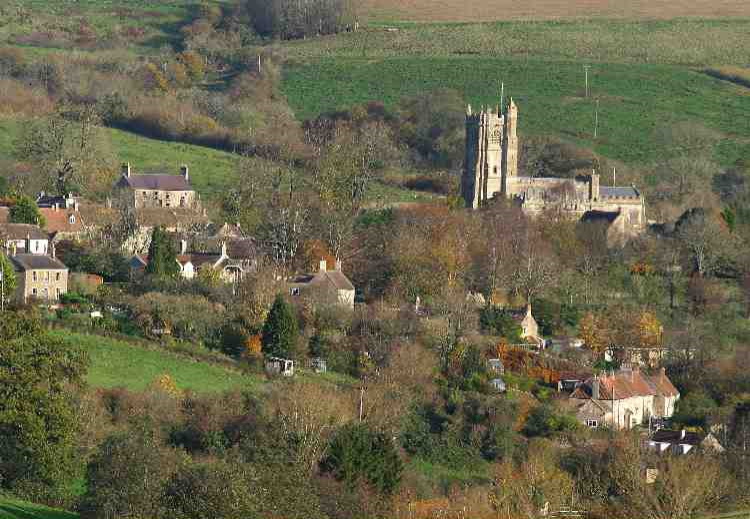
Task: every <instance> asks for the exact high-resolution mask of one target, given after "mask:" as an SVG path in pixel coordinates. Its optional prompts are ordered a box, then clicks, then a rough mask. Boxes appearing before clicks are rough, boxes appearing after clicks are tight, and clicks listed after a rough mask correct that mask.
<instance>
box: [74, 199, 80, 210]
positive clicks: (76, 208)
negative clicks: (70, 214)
mask: <svg viewBox="0 0 750 519" xmlns="http://www.w3.org/2000/svg"><path fill="white" fill-rule="evenodd" d="M78 208H79V206H78V200H76V201H75V202H73V211H75V212H76V213H77V212H78Z"/></svg>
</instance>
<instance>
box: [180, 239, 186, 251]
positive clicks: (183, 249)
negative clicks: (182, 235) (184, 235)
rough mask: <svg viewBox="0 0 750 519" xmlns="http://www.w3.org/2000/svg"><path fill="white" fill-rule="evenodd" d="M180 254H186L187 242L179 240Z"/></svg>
mask: <svg viewBox="0 0 750 519" xmlns="http://www.w3.org/2000/svg"><path fill="white" fill-rule="evenodd" d="M180 254H187V240H180Z"/></svg>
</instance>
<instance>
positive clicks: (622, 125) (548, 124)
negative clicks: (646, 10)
mask: <svg viewBox="0 0 750 519" xmlns="http://www.w3.org/2000/svg"><path fill="white" fill-rule="evenodd" d="M373 78H377V81H375V80H373ZM501 82H504V83H505V92H506V95H511V96H513V97H514V98H515V99H516V101H517V104H518V105H519V113H520V122H519V125H520V132H521V133H522V134H526V135H540V134H544V135H551V134H557V135H559V136H562V137H564V138H566V139H569V140H573V141H577V142H579V143H580V144H582V145H585V146H589V147H592V148H594V149H595V150H596V151H597V152H599V153H601V154H602V155H604V156H607V157H610V158H613V159H618V160H621V161H623V162H626V163H630V164H638V163H648V162H651V161H653V160H656V159H658V158H659V157H660V154H661V153H663V150H662V149H660V146H659V144H658V143H656V142H655V141H654V139H653V137H654V130H655V129H656V128H657V127H659V126H660V125H665V124H670V123H674V122H683V121H687V122H693V123H695V124H698V125H701V126H705V127H707V128H710V129H713V130H715V131H717V132H719V134H720V135H721V136H722V137H723V138H724V139H723V141H722V142H721V145H720V146H717V148H716V153H717V159H718V160H719V161H720V162H721V163H724V164H729V163H731V162H733V161H734V160H736V159H737V158H739V157H741V156H747V155H748V154H750V118H748V117H747V114H748V113H750V89H747V88H745V87H742V86H739V85H735V84H733V83H731V82H729V81H723V80H721V79H717V78H713V77H710V76H708V75H707V74H705V73H703V72H702V71H699V70H693V69H690V68H685V67H678V66H670V65H634V64H595V65H593V66H592V67H591V70H590V71H589V83H590V91H591V96H590V97H589V98H585V97H584V96H583V94H584V70H583V67H582V65H581V64H580V63H578V62H565V61H562V62H561V61H556V62H550V61H542V60H532V59H529V60H526V59H524V58H512V57H511V58H507V57H498V58H489V57H476V56H462V57H403V58H395V57H393V58H378V59H361V58H345V57H337V58H327V59H326V58H322V59H317V60H310V61H309V62H306V63H298V64H296V65H295V64H292V65H290V66H288V67H287V69H286V75H285V78H284V83H283V90H284V93H285V94H286V96H287V98H288V99H289V102H290V104H291V106H292V107H293V108H294V110H295V112H296V114H297V116H298V117H300V118H305V117H311V116H314V115H315V114H318V113H320V112H323V111H327V110H332V109H336V108H341V107H347V106H351V105H353V104H355V103H361V102H365V101H370V100H380V101H383V102H384V103H385V104H386V105H387V106H389V107H393V106H395V105H396V103H398V101H399V99H401V98H403V97H405V96H412V95H415V94H419V93H424V92H429V91H432V90H435V89H439V88H452V89H456V90H458V91H459V92H461V93H463V94H464V96H465V98H466V100H467V101H468V102H470V103H471V104H472V105H473V106H474V107H475V108H476V107H479V106H480V105H483V104H496V103H497V102H498V100H499V97H500V85H501ZM596 99H598V100H599V113H598V118H599V126H598V138H597V139H596V140H595V139H594V138H593V131H594V120H595V100H596Z"/></svg>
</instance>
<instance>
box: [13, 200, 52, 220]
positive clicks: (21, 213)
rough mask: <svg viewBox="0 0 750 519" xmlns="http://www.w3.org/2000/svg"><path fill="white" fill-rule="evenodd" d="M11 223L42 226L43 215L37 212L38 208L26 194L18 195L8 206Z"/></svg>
mask: <svg viewBox="0 0 750 519" xmlns="http://www.w3.org/2000/svg"><path fill="white" fill-rule="evenodd" d="M10 221H11V223H30V224H33V225H39V226H44V223H45V222H44V217H43V216H42V215H41V213H40V212H39V208H38V207H37V205H36V202H34V201H33V200H32V199H31V198H29V197H28V196H19V197H18V198H16V200H15V203H14V204H13V206H11V208H10Z"/></svg>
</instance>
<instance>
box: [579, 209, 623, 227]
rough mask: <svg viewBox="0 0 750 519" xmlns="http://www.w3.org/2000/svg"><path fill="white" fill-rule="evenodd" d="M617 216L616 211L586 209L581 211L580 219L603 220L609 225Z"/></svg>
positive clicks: (590, 221)
mask: <svg viewBox="0 0 750 519" xmlns="http://www.w3.org/2000/svg"><path fill="white" fill-rule="evenodd" d="M618 216H620V213H618V212H616V211H586V212H585V213H583V216H582V217H581V221H582V222H586V223H598V222H604V223H606V224H607V225H609V224H611V223H612V222H614V221H615V220H617V217H618Z"/></svg>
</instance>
